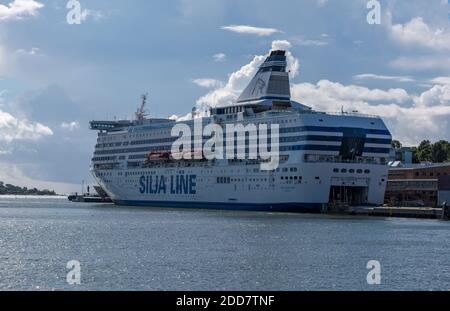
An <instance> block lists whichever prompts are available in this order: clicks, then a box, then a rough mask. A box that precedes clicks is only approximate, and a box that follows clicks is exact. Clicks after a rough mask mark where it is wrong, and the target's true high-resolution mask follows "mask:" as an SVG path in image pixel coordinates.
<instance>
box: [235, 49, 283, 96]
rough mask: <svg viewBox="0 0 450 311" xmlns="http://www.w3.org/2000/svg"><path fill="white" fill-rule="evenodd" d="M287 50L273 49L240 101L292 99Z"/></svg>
mask: <svg viewBox="0 0 450 311" xmlns="http://www.w3.org/2000/svg"><path fill="white" fill-rule="evenodd" d="M286 67H287V63H286V52H285V51H280V50H278V51H272V52H271V53H270V56H269V57H267V58H266V60H265V61H264V63H263V64H262V65H261V66H260V67H259V70H258V72H257V73H256V75H255V77H254V78H253V79H252V80H251V82H250V83H249V85H248V86H247V87H246V88H245V90H244V91H243V92H242V94H241V95H240V96H239V98H238V101H237V102H238V103H247V102H252V101H260V100H276V101H290V98H291V91H290V86H289V74H288V73H287V72H286Z"/></svg>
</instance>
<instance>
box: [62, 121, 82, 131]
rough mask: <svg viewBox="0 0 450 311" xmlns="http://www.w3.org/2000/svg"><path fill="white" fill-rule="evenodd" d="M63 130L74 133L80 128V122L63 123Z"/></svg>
mask: <svg viewBox="0 0 450 311" xmlns="http://www.w3.org/2000/svg"><path fill="white" fill-rule="evenodd" d="M61 128H62V129H64V130H68V131H71V132H72V131H74V130H77V129H79V128H80V123H78V121H72V122H63V123H61Z"/></svg>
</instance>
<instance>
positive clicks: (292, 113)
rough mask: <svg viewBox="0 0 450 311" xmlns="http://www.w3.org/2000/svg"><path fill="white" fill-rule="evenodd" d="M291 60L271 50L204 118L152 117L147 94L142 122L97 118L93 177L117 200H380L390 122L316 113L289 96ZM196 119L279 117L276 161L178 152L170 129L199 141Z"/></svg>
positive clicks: (290, 204) (224, 205) (310, 206)
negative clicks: (268, 165) (226, 102)
mask: <svg viewBox="0 0 450 311" xmlns="http://www.w3.org/2000/svg"><path fill="white" fill-rule="evenodd" d="M286 67H287V63H286V55H285V51H280V50H277V51H272V52H271V53H270V55H269V56H268V57H267V58H266V60H265V61H264V63H263V64H262V65H261V66H260V68H259V70H258V71H257V73H256V75H255V76H254V78H253V79H252V80H251V81H250V83H249V84H248V86H247V87H246V88H245V89H244V91H243V92H242V94H241V95H240V97H239V98H238V100H237V101H236V103H235V104H234V105H232V106H224V107H214V108H211V109H210V111H209V114H208V115H207V116H204V117H201V118H193V119H192V120H188V121H175V120H171V119H157V118H151V117H148V116H147V115H146V114H145V104H146V96H143V102H142V105H141V107H140V109H138V111H137V112H136V118H135V120H122V121H92V122H90V127H91V129H92V130H95V131H98V138H97V144H96V146H95V151H94V156H93V158H92V164H91V172H92V174H93V176H94V178H95V179H96V181H97V182H98V184H99V185H100V186H101V187H102V188H103V189H104V190H105V191H106V192H107V194H108V196H109V197H110V198H111V199H112V200H113V202H114V203H116V204H119V205H132V206H152V207H160V208H165V207H168V208H177V207H179V208H208V209H229V210H238V209H239V210H260V211H289V212H320V211H321V210H322V209H323V208H324V207H326V206H330V205H337V204H343V205H379V204H382V203H383V199H384V193H385V188H386V183H387V175H388V166H387V161H388V158H389V152H390V148H391V141H392V136H391V134H390V132H389V130H388V129H387V127H386V125H385V124H384V122H383V120H382V119H381V118H379V117H376V116H368V115H362V114H359V113H346V112H344V111H342V112H339V113H325V112H320V111H315V110H313V109H311V108H309V107H307V106H305V105H303V104H301V103H299V102H296V101H294V100H291V96H290V82H289V73H288V72H287V70H286ZM194 119H195V120H194ZM199 121H200V122H201V124H202V126H206V125H208V124H216V125H220V126H222V127H224V126H227V125H230V124H234V125H236V124H242V125H244V126H247V125H248V124H255V125H256V126H258V125H271V126H272V125H274V124H276V125H277V126H278V128H279V130H278V132H279V133H278V134H279V135H278V142H279V145H278V151H279V163H278V165H277V167H273V168H272V169H269V170H267V169H262V165H261V164H262V163H263V162H264V161H265V160H263V159H261V158H256V159H255V158H249V157H248V158H244V159H243V158H240V159H234V158H232V157H224V159H207V158H206V157H205V156H204V155H203V154H202V151H201V150H194V149H190V150H184V151H183V152H189V153H191V154H195V156H192V158H189V157H182V158H181V159H180V158H179V157H175V156H174V154H173V151H172V146H173V144H174V143H175V142H176V141H177V140H179V139H180V137H179V136H173V132H172V129H173V128H174V127H175V126H176V125H180V124H184V125H186V126H188V127H189V128H191V129H192V140H194V136H195V135H197V136H198V134H195V130H194V127H195V124H196V122H197V123H198V122H199ZM197 138H198V137H197ZM208 138H210V137H201V138H200V139H201V142H202V143H205V142H206V141H207V140H208ZM228 143H229V141H228V140H227V141H226V144H228ZM246 143H248V139H246ZM245 150H246V151H245V152H248V147H247V148H246V149H245Z"/></svg>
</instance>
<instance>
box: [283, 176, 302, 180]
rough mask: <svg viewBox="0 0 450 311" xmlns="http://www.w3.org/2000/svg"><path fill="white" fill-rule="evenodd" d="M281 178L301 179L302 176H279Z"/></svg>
mask: <svg viewBox="0 0 450 311" xmlns="http://www.w3.org/2000/svg"><path fill="white" fill-rule="evenodd" d="M281 180H303V177H302V176H281Z"/></svg>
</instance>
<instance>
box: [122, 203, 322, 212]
mask: <svg viewBox="0 0 450 311" xmlns="http://www.w3.org/2000/svg"><path fill="white" fill-rule="evenodd" d="M114 203H115V204H117V205H128V206H148V207H167V208H185V209H214V210H243V211H277V212H297V213H319V212H320V211H321V208H322V204H320V203H281V204H249V203H210V202H175V201H137V200H114Z"/></svg>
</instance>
